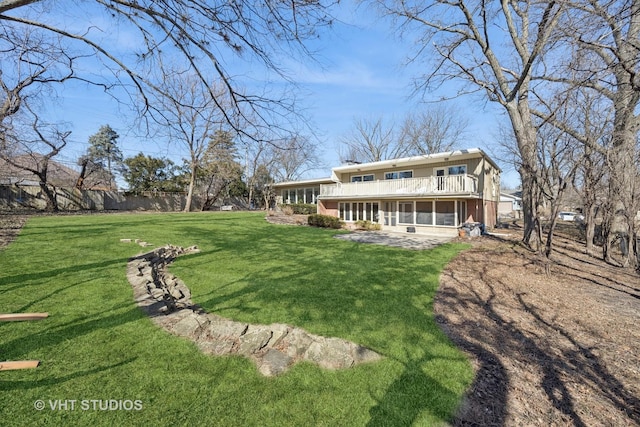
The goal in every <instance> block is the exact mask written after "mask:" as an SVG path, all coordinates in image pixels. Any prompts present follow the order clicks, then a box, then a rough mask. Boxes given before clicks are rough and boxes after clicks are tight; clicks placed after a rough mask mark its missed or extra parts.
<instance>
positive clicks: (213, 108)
mask: <svg viewBox="0 0 640 427" xmlns="http://www.w3.org/2000/svg"><path fill="white" fill-rule="evenodd" d="M160 72H161V73H162V74H164V76H165V80H164V83H163V93H157V92H156V93H155V94H154V95H155V97H154V104H155V105H156V107H155V110H156V112H158V114H156V115H155V116H154V121H155V124H156V125H157V126H156V128H157V136H162V137H164V138H166V139H167V140H168V141H169V143H170V144H176V145H179V146H181V147H182V148H184V149H186V151H187V153H188V156H189V157H188V158H187V159H186V161H187V163H188V165H189V173H190V178H189V187H188V190H187V200H186V202H185V206H184V211H185V212H189V211H190V210H191V204H192V200H193V196H194V191H195V188H196V177H197V174H198V170H199V168H200V166H201V161H202V157H203V155H204V153H205V150H206V148H207V143H208V142H209V139H210V138H211V137H212V136H213V134H214V131H215V130H216V129H218V128H219V127H220V126H221V124H222V122H223V121H224V117H223V116H224V112H223V111H221V110H220V109H219V108H218V105H217V103H216V99H215V97H216V96H217V97H218V98H220V97H222V95H218V93H219V92H223V90H222V89H220V88H217V89H216V88H207V89H205V88H204V87H203V86H202V85H201V84H199V79H198V78H197V76H194V75H191V74H180V73H178V72H176V71H175V70H172V69H167V70H164V69H161V70H160ZM203 89H204V90H203ZM165 94H167V95H166V96H165ZM212 94H214V95H213V97H212Z"/></svg>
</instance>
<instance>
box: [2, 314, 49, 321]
mask: <svg viewBox="0 0 640 427" xmlns="http://www.w3.org/2000/svg"><path fill="white" fill-rule="evenodd" d="M47 317H49V313H7V314H0V322H2V321H4V322H11V321H19V320H40V319H45V318H47Z"/></svg>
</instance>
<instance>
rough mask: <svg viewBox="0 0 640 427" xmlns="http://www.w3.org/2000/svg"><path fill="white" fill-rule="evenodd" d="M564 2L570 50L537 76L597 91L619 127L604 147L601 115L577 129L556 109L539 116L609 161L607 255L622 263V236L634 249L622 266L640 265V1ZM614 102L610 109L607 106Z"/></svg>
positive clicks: (562, 29) (563, 86)
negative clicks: (639, 240)
mask: <svg viewBox="0 0 640 427" xmlns="http://www.w3.org/2000/svg"><path fill="white" fill-rule="evenodd" d="M564 5H565V6H566V7H567V8H569V9H570V11H571V13H568V14H566V15H565V16H564V18H563V21H562V25H560V26H558V32H557V36H558V37H557V39H556V44H557V45H559V46H562V49H561V50H560V53H561V54H560V55H556V56H555V57H554V58H553V59H554V61H555V62H556V64H555V65H554V66H553V67H550V68H548V69H546V70H545V71H547V73H545V74H541V75H540V76H538V77H537V78H538V79H540V80H544V81H545V82H552V83H554V84H557V85H559V86H560V89H554V91H555V92H556V93H559V92H561V91H565V92H567V93H570V92H576V91H577V92H580V93H582V94H585V93H586V92H587V91H590V92H592V93H591V94H590V95H588V96H589V97H591V98H595V99H598V103H599V104H600V106H599V107H598V109H599V110H600V111H602V109H603V108H606V109H609V108H610V109H611V111H612V112H613V114H612V118H611V119H610V122H611V124H612V126H611V127H610V128H606V130H607V132H608V133H607V135H606V137H607V138H608V139H609V142H605V143H603V142H602V139H603V137H602V136H599V135H598V134H599V132H595V134H594V129H592V128H593V126H594V124H597V123H600V122H602V120H594V119H595V118H596V117H597V116H595V115H591V116H590V117H588V121H586V122H585V123H584V124H583V125H580V126H577V127H576V124H575V123H566V121H564V120H562V119H560V118H559V117H558V116H557V115H555V113H554V111H553V109H551V108H544V109H543V110H540V111H537V110H536V111H534V114H536V115H537V116H538V117H541V118H543V119H544V120H545V121H547V122H548V123H550V124H553V125H554V126H556V127H558V128H559V129H561V130H563V131H564V132H567V133H568V134H570V135H572V136H573V137H574V138H576V139H577V140H579V141H580V142H581V143H583V144H585V145H587V146H588V148H587V152H588V155H589V158H592V159H593V158H595V157H600V158H602V159H604V161H605V165H606V168H607V171H606V175H607V178H608V181H607V182H608V189H607V192H606V193H607V197H606V198H605V200H604V203H603V212H604V217H603V222H602V226H603V234H604V240H605V241H604V245H603V255H604V258H605V260H606V261H607V262H610V263H614V264H616V263H617V262H615V261H614V260H613V250H612V249H613V246H614V243H615V241H616V240H617V239H618V238H619V237H620V236H622V237H623V239H624V242H625V246H626V247H625V248H624V250H623V259H622V261H621V262H620V264H621V265H623V266H633V267H637V266H638V256H637V255H638V254H637V252H636V249H634V241H635V237H636V236H637V233H638V230H637V229H636V227H635V216H636V212H637V211H638V210H639V209H640V196H639V195H638V187H639V186H640V183H638V181H637V171H638V166H637V163H635V160H634V159H635V158H637V156H638V147H637V138H638V132H639V131H640V115H639V114H638V106H639V105H640V77H639V76H640V42H639V41H638V40H640V2H639V1H637V0H627V1H605V2H600V1H595V0H567V1H565V2H564ZM549 71H553V72H549ZM544 97H545V94H544V93H543V94H540V95H539V96H538V100H539V101H541V102H540V104H541V105H543V106H544V107H547V106H546V105H545V102H543V99H544ZM583 99H586V98H585V95H583ZM606 103H609V106H605V107H602V106H603V105H605V104H606ZM588 105H593V101H589V104H588ZM596 126H600V125H596ZM600 127H601V128H603V127H602V126H600ZM603 129H605V128H603ZM587 179H588V180H589V181H592V179H597V177H591V178H589V177H587ZM590 200H592V201H593V197H591V198H590Z"/></svg>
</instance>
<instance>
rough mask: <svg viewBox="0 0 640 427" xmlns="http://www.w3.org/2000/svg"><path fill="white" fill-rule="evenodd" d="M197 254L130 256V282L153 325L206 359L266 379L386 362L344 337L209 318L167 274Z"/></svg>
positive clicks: (175, 250) (175, 249) (163, 250)
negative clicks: (303, 367)
mask: <svg viewBox="0 0 640 427" xmlns="http://www.w3.org/2000/svg"><path fill="white" fill-rule="evenodd" d="M121 241H123V242H125V241H130V240H129V239H121ZM197 252H199V249H198V248H197V247H196V246H192V247H189V248H186V249H185V248H182V247H180V246H173V245H166V246H163V247H160V248H156V249H154V250H152V251H151V252H147V253H144V254H142V255H138V256H135V257H132V258H130V259H129V262H128V264H127V279H128V281H129V283H130V284H131V286H132V287H133V294H134V299H135V301H136V303H137V304H138V306H139V307H140V308H141V309H142V310H143V311H144V312H145V313H146V314H147V315H148V316H149V317H150V318H151V320H152V322H153V323H155V324H156V325H158V326H160V327H162V328H163V329H165V330H166V331H168V332H170V333H172V334H174V335H177V336H181V337H185V338H188V339H190V340H192V341H194V342H195V343H196V345H197V346H198V348H199V349H200V350H201V351H202V352H204V353H205V354H209V355H215V356H222V355H240V356H244V357H247V358H249V359H251V360H252V361H253V362H254V363H255V364H256V365H257V368H258V371H259V372H260V373H261V374H263V375H265V376H274V375H278V374H281V373H283V372H285V371H286V370H287V369H289V367H291V366H293V365H294V364H295V363H297V362H300V361H309V362H313V363H316V364H317V365H318V366H320V367H322V368H325V369H345V368H350V367H353V366H355V365H357V364H360V363H366V362H375V361H378V360H380V359H382V356H381V355H380V354H378V353H376V352H375V351H373V350H370V349H368V348H366V347H363V346H361V345H358V344H355V343H352V342H350V341H347V340H344V339H341V338H332V337H322V336H319V335H313V334H310V333H308V332H306V331H305V330H303V329H301V328H297V327H294V326H290V325H286V324H279V323H274V324H271V325H254V324H249V323H244V322H236V321H233V320H229V319H225V318H223V317H220V316H218V315H215V314H212V313H206V312H205V311H204V310H203V309H202V308H200V307H198V306H197V305H195V304H193V302H192V301H191V292H190V291H189V288H188V287H187V286H186V285H185V284H184V282H183V281H182V280H180V279H179V278H177V277H176V276H175V275H173V274H171V273H169V272H168V271H167V266H168V265H169V264H170V263H171V262H173V260H175V259H176V258H177V257H178V256H181V255H186V254H192V253H197Z"/></svg>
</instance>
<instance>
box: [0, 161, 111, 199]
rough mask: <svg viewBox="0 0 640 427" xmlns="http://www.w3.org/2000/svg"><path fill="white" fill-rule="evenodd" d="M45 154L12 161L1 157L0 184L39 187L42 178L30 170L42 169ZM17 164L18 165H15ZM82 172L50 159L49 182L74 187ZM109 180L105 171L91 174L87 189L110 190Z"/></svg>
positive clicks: (53, 184)
mask: <svg viewBox="0 0 640 427" xmlns="http://www.w3.org/2000/svg"><path fill="white" fill-rule="evenodd" d="M44 160H45V159H44V156H42V155H41V154H37V153H32V154H23V155H20V156H16V157H14V158H12V159H11V161H12V163H13V164H12V163H9V162H7V161H6V160H4V159H2V158H0V185H12V186H20V187H37V186H39V183H40V178H39V177H38V176H37V175H36V174H34V173H33V172H31V171H29V170H28V169H32V170H42V167H43V163H44ZM14 164H17V165H18V166H15V165H14ZM79 176H80V172H78V171H77V170H74V169H72V168H70V167H68V166H65V165H63V164H62V163H60V162H58V161H56V160H54V159H49V162H48V167H47V183H48V184H49V185H52V186H54V187H59V188H74V187H75V186H76V184H77V182H78V177H79ZM108 183H109V180H108V178H107V179H105V177H104V173H93V174H89V176H87V177H86V178H85V179H84V181H83V187H82V188H84V189H86V190H109V185H108Z"/></svg>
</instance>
